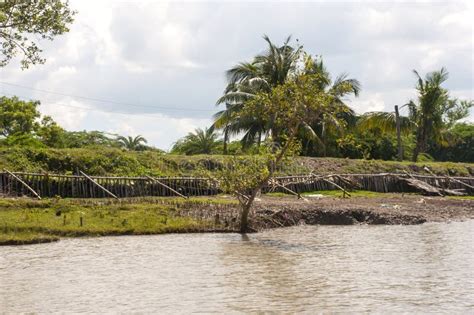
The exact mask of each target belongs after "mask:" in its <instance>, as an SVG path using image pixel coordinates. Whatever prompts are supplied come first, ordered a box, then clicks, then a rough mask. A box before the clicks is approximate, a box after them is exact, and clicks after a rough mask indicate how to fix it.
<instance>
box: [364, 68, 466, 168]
mask: <svg viewBox="0 0 474 315" xmlns="http://www.w3.org/2000/svg"><path fill="white" fill-rule="evenodd" d="M413 72H414V73H415V75H416V77H417V84H416V90H417V92H418V99H417V101H414V100H411V101H409V102H408V103H407V104H406V106H408V110H409V115H408V117H403V116H401V117H400V129H401V132H402V133H403V132H404V133H405V134H408V133H409V132H413V134H414V136H415V148H414V150H413V155H412V159H413V161H416V160H417V159H418V155H419V154H420V153H426V152H427V151H428V150H429V146H430V145H431V146H433V145H437V144H441V143H442V142H443V141H444V135H445V134H446V132H447V131H449V129H450V128H451V127H452V126H453V125H454V124H455V123H456V122H457V121H459V120H460V119H462V118H465V117H466V116H467V115H468V114H469V108H471V107H472V106H473V105H474V102H473V101H465V100H464V101H460V100H458V99H455V98H450V97H449V92H448V90H447V89H445V88H443V87H442V86H441V85H442V84H443V83H444V82H445V81H446V80H447V79H448V72H447V71H446V69H445V68H441V70H439V71H434V72H431V73H428V74H427V75H426V76H425V78H424V79H423V78H421V76H420V75H419V74H418V72H417V71H416V70H413ZM359 128H361V129H364V130H367V129H373V128H378V129H379V130H380V131H381V132H386V133H394V132H395V131H396V112H371V113H367V114H365V115H363V116H362V117H361V119H360V121H359Z"/></svg>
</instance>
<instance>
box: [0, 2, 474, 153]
mask: <svg viewBox="0 0 474 315" xmlns="http://www.w3.org/2000/svg"><path fill="white" fill-rule="evenodd" d="M70 6H71V7H72V8H73V9H75V10H77V15H76V16H75V22H74V24H73V25H72V26H71V30H70V32H69V33H67V34H65V35H62V36H60V37H57V38H56V39H55V40H54V41H52V42H49V41H40V46H41V47H42V48H43V50H44V52H43V56H44V57H45V58H46V59H47V62H46V63H45V64H44V65H38V66H32V67H30V68H29V69H27V70H21V68H20V64H19V61H18V60H13V61H12V62H11V63H10V64H9V65H8V66H7V67H4V68H1V69H0V94H3V95H7V96H11V95H17V96H19V97H20V98H23V99H35V100H40V101H41V106H40V111H41V112H42V113H43V114H46V115H50V116H52V117H53V119H55V120H56V121H57V122H58V123H59V124H60V125H61V126H63V127H64V128H66V129H67V130H102V131H106V132H109V133H112V134H116V133H118V134H121V135H131V136H136V135H142V136H144V137H145V138H146V139H148V142H149V144H150V145H154V146H156V147H159V148H161V149H164V150H169V149H170V148H171V147H172V144H173V143H174V142H175V141H176V140H177V139H178V138H180V137H182V136H184V135H186V134H187V133H188V132H191V131H193V130H194V129H195V128H203V127H206V126H209V125H210V124H211V122H212V115H213V114H214V113H215V112H217V111H218V110H219V109H220V108H219V107H216V104H215V103H216V100H217V99H218V98H219V97H220V96H221V95H222V92H223V90H224V88H225V85H226V80H225V70H226V69H229V68H230V67H232V66H233V65H235V64H236V63H238V62H241V61H250V60H251V58H252V57H253V56H255V55H256V54H259V53H261V52H263V51H264V50H265V48H266V43H265V42H264V40H263V38H262V36H263V35H264V34H267V35H268V36H269V37H270V38H271V40H272V41H273V42H275V43H282V42H283V41H284V39H285V38H286V37H287V36H289V35H291V36H292V38H293V40H294V41H296V40H298V41H299V43H301V44H303V46H304V48H305V50H306V51H307V52H308V53H311V54H313V55H322V56H323V58H324V62H325V64H326V66H327V67H328V69H329V70H330V72H331V73H332V74H333V76H334V77H335V76H336V75H338V74H340V73H348V74H349V76H350V77H352V78H356V79H358V80H359V81H360V82H361V84H362V93H361V95H360V96H359V97H358V98H348V99H347V103H348V104H349V105H350V106H351V107H352V108H353V109H355V110H356V111H357V112H358V113H363V112H366V111H379V110H387V111H388V110H393V106H394V105H396V104H399V105H401V104H405V103H406V102H407V101H408V100H410V99H412V98H415V96H416V92H415V90H414V85H415V76H414V74H413V72H412V70H413V69H416V70H418V72H419V73H420V74H423V75H424V74H425V73H427V72H430V71H434V70H439V69H440V68H441V67H443V66H444V67H446V68H447V69H448V71H449V73H450V77H449V80H448V81H447V83H446V84H445V86H446V87H447V88H449V89H450V93H451V95H452V96H454V97H459V98H461V99H474V92H473V90H474V88H473V85H474V84H473V83H474V79H473V77H474V46H473V45H474V37H473V36H474V35H473V22H472V21H474V6H473V5H472V4H470V3H469V2H468V1H421V2H413V1H409V2H407V1H393V2H392V1H357V2H351V1H344V2H342V1H327V2H326V1H317V2H316V1H304V2H295V1H294V2H283V1H259V2H251V1H232V2H230V1H216V2H204V1H185V2H183V1H181V2H177V1H171V2H163V1H143V0H138V1H117V0H116V1H107V0H70ZM468 120H470V121H474V112H471V115H470V117H469V118H468Z"/></svg>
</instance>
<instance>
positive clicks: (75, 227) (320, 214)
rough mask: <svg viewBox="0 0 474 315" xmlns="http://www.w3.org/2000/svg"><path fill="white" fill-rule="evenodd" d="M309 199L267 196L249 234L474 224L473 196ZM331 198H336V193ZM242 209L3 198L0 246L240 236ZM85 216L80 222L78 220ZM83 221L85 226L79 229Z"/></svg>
mask: <svg viewBox="0 0 474 315" xmlns="http://www.w3.org/2000/svg"><path fill="white" fill-rule="evenodd" d="M327 194H328V195H326V196H325V195H322V194H306V195H305V196H304V199H300V200H298V199H296V198H295V197H289V196H280V195H276V196H272V195H265V196H262V197H261V198H259V199H258V200H257V201H256V203H255V206H254V209H253V210H252V212H251V218H250V227H251V230H252V232H260V231H263V230H267V229H274V228H280V227H289V226H296V225H303V224H304V225H355V224H370V225H372V224H373V225H416V224H423V223H425V222H450V221H465V220H470V219H474V198H469V197H467V198H450V197H425V196H421V195H413V194H378V193H370V192H359V193H355V194H353V196H354V197H352V198H339V197H335V196H334V192H331V193H327ZM331 195H332V196H331ZM238 211H239V208H238V205H237V203H236V202H235V201H234V200H233V199H231V198H230V197H228V196H218V197H213V198H209V197H207V198H204V197H203V198H201V197H199V198H193V199H192V200H182V199H181V200H180V199H178V198H152V199H145V200H143V199H140V200H133V199H132V200H121V201H110V200H107V201H104V200H60V201H53V200H44V201H35V200H31V199H26V198H18V199H0V219H2V218H3V221H4V226H3V228H2V227H0V246H2V245H3V246H7V245H9V246H11V245H30V244H40V243H47V242H55V241H58V240H60V239H61V237H87V236H91V237H98V236H113V235H115V236H116V235H156V234H170V233H239V231H238V218H237V216H238ZM81 217H83V219H80V218H81ZM79 222H83V226H81V225H79V224H78V223H79Z"/></svg>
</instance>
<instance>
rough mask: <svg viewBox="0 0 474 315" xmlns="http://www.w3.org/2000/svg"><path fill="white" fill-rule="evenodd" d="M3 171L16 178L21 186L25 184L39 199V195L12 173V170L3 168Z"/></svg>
mask: <svg viewBox="0 0 474 315" xmlns="http://www.w3.org/2000/svg"><path fill="white" fill-rule="evenodd" d="M3 171H4V172H6V173H7V174H8V175H10V176H11V177H13V178H14V179H16V180H17V181H19V182H20V183H21V184H22V185H23V186H25V187H26V188H27V189H28V190H29V191H31V192H32V193H33V195H35V196H36V198H38V199H39V200H41V196H40V195H39V194H38V193H37V192H36V191H35V190H34V189H33V188H31V187H30V186H29V185H28V184H27V183H25V182H24V181H23V180H22V179H21V178H19V177H18V176H16V175H15V174H13V173H12V172H10V171H9V170H7V169H5V168H4V169H3Z"/></svg>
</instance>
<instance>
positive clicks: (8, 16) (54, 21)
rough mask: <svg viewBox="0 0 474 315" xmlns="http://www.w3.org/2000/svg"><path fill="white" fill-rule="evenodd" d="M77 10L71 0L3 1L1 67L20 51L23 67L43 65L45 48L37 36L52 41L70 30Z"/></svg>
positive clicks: (1, 12) (1, 13)
mask: <svg viewBox="0 0 474 315" xmlns="http://www.w3.org/2000/svg"><path fill="white" fill-rule="evenodd" d="M74 14H75V12H74V11H72V10H71V9H69V3H68V1H62V0H35V1H14V0H5V1H1V2H0V38H1V41H2V43H1V45H0V54H1V55H2V56H1V57H0V67H3V66H5V65H7V64H8V63H9V62H10V60H11V59H12V58H14V57H15V56H17V55H18V54H21V55H22V59H21V67H22V69H26V68H28V67H29V66H30V65H35V64H42V63H44V62H45V60H44V59H43V58H41V52H42V50H41V49H40V48H39V46H38V44H37V43H36V42H35V36H34V35H39V36H40V37H41V39H47V40H53V39H54V37H56V36H58V35H61V34H64V33H66V32H68V31H69V28H68V26H69V24H71V23H72V22H73V16H74Z"/></svg>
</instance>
